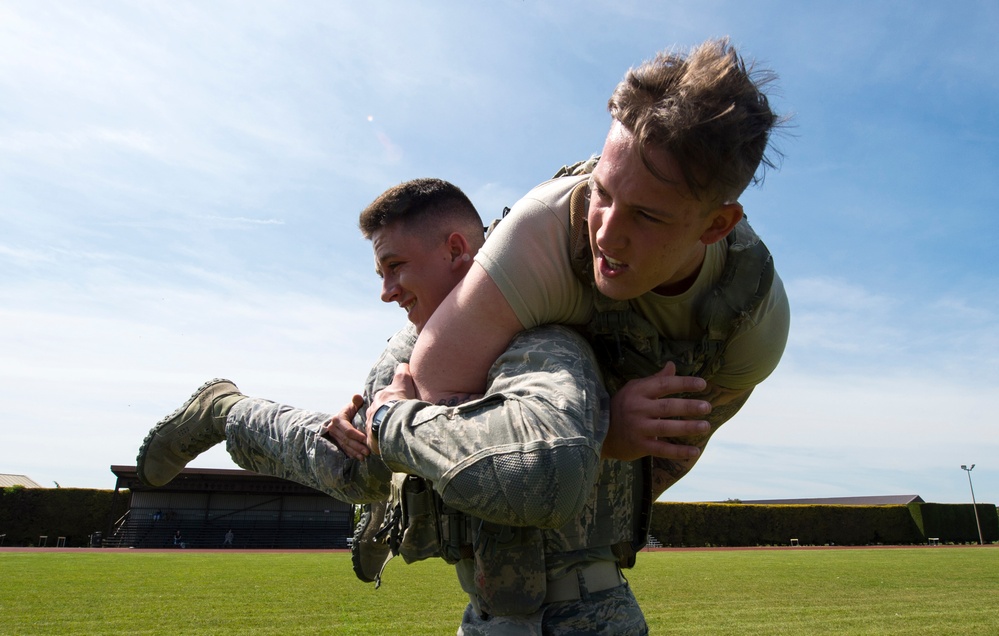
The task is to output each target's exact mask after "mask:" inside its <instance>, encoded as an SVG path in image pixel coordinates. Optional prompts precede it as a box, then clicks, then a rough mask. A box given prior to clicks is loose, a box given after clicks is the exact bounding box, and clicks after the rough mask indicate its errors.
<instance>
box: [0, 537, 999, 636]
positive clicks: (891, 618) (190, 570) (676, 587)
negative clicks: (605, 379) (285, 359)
mask: <svg viewBox="0 0 999 636" xmlns="http://www.w3.org/2000/svg"><path fill="white" fill-rule="evenodd" d="M628 577H629V579H630V581H631V584H632V587H633V588H634V590H635V594H636V596H637V597H638V599H639V602H640V603H641V605H642V607H643V609H644V611H645V614H646V617H647V618H648V622H649V627H650V630H651V632H652V633H653V634H999V548H996V547H984V548H981V547H961V548H952V547H940V548H905V549H858V550H812V549H806V548H799V549H794V548H787V549H782V550H711V551H696V550H689V551H686V550H685V551H662V552H647V553H643V554H642V555H640V557H639V561H638V566H637V567H636V568H635V569H634V570H632V571H630V572H629V573H628ZM466 600H467V597H465V596H464V595H463V594H462V592H461V590H460V588H459V587H458V584H457V581H456V579H455V576H454V573H453V571H452V569H451V568H450V567H448V566H447V565H446V564H445V563H443V562H442V561H439V560H437V561H427V562H422V563H417V564H413V565H405V564H404V563H403V562H402V560H401V559H396V560H395V561H393V562H392V563H391V564H390V565H389V567H388V569H387V571H386V576H385V582H384V583H383V585H382V587H381V588H380V589H378V590H375V589H374V586H373V585H367V584H363V583H361V582H359V581H358V580H357V579H355V578H354V575H353V572H352V571H351V569H350V556H349V554H347V553H345V552H325V553H323V552H292V553H261V552H235V551H234V552H199V551H193V550H191V551H175V552H146V551H138V550H133V551H117V550H103V551H93V552H91V551H79V552H75V551H64V552H42V551H37V552H34V551H5V552H0V634H2V635H4V636H7V635H15V634H17V635H19V634H30V635H32V636H36V635H39V636H40V635H44V634H87V635H91V634H115V635H122V634H169V635H174V634H199V635H200V634H233V635H235V634H281V635H286V634H372V635H383V634H405V635H410V634H453V633H454V632H455V630H456V628H457V625H458V622H459V620H460V616H461V611H462V609H463V608H464V606H465V603H466Z"/></svg>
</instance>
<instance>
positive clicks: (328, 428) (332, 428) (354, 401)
mask: <svg viewBox="0 0 999 636" xmlns="http://www.w3.org/2000/svg"><path fill="white" fill-rule="evenodd" d="M362 406H364V398H362V397H361V396H360V395H355V396H354V397H353V398H351V400H350V404H348V405H347V406H345V407H343V410H341V411H340V412H339V413H337V414H336V415H334V416H333V419H331V420H330V421H329V422H327V423H326V425H325V426H323V431H322V434H323V435H325V436H327V437H329V438H330V439H331V440H333V443H334V444H336V445H337V446H338V447H339V448H340V450H342V451H343V452H344V454H345V455H346V456H347V457H350V458H352V459H358V460H360V459H364V458H365V457H367V456H368V453H370V451H369V450H368V444H367V436H365V434H364V433H363V432H361V431H359V430H357V429H356V428H354V416H355V415H357V411H358V410H359V409H360V408H361V407H362Z"/></svg>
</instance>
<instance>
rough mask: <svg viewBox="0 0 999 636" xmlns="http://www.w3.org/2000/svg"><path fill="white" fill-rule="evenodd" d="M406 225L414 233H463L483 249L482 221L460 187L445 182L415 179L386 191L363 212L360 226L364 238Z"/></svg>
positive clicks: (359, 222) (359, 220) (359, 221)
mask: <svg viewBox="0 0 999 636" xmlns="http://www.w3.org/2000/svg"><path fill="white" fill-rule="evenodd" d="M395 223H403V224H405V225H406V227H407V228H409V229H411V230H412V231H414V232H422V233H427V232H428V231H431V230H434V231H440V232H441V233H442V234H444V235H445V236H446V235H447V234H450V233H451V232H462V233H463V234H465V235H466V238H467V239H468V240H469V242H470V243H472V244H473V245H474V246H475V247H476V248H478V247H481V246H482V240H483V227H482V218H481V217H480V216H479V213H478V212H477V211H476V210H475V206H474V205H472V202H471V201H470V200H469V198H468V197H467V196H465V193H464V192H462V191H461V189H460V188H458V186H456V185H454V184H452V183H448V182H447V181H444V180H442V179H429V178H428V179H413V180H412V181H406V182H403V183H400V184H399V185H397V186H393V187H391V188H389V189H388V190H386V191H385V192H383V193H382V194H381V195H379V197H378V198H377V199H375V200H374V201H373V202H372V203H371V204H370V205H369V206H368V207H366V208H364V210H362V211H361V216H360V218H359V219H358V226H359V227H360V228H361V234H363V235H364V238H366V239H371V235H372V234H373V233H374V232H376V231H377V230H379V229H380V228H383V227H386V226H389V225H394V224H395Z"/></svg>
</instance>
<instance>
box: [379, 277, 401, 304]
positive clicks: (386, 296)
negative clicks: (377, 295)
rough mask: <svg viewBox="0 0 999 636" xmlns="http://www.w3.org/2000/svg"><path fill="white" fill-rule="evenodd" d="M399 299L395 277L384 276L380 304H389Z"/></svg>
mask: <svg viewBox="0 0 999 636" xmlns="http://www.w3.org/2000/svg"><path fill="white" fill-rule="evenodd" d="M398 298H399V284H398V282H397V281H396V280H395V277H394V276H393V277H389V276H386V277H385V278H383V279H382V302H383V303H391V302H395V300H396V299H398Z"/></svg>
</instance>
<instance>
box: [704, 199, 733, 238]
mask: <svg viewBox="0 0 999 636" xmlns="http://www.w3.org/2000/svg"><path fill="white" fill-rule="evenodd" d="M708 217H709V218H710V219H711V224H710V225H709V226H708V229H706V230H705V231H704V234H701V243H703V244H705V245H711V244H712V243H717V242H718V241H720V240H722V239H723V238H725V237H726V236H728V233H729V232H731V231H732V230H734V229H735V226H736V225H738V224H739V221H741V220H742V204H741V203H739V202H735V203H722V204H721V205H719V206H718V207H717V208H715V209H714V210H712V211H711V212H710V213H709V214H708Z"/></svg>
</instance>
